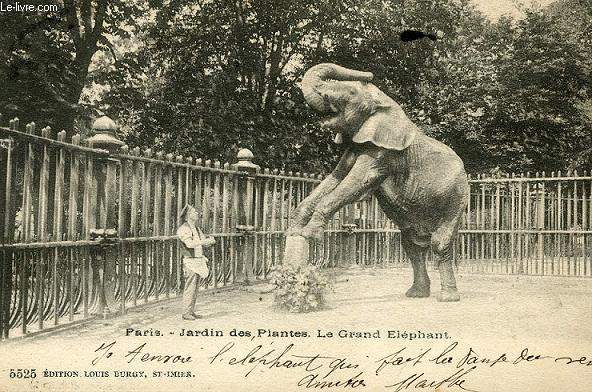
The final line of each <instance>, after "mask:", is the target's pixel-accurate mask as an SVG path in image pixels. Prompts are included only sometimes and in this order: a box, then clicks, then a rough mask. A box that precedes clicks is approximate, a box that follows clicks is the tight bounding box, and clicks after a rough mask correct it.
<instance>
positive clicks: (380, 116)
mask: <svg viewBox="0 0 592 392" xmlns="http://www.w3.org/2000/svg"><path fill="white" fill-rule="evenodd" d="M371 79H372V74H371V73H369V72H361V71H354V70H348V69H346V68H343V67H340V66H337V65H335V64H319V65H317V66H315V67H312V68H311V69H310V70H308V71H307V72H306V74H305V75H304V78H303V80H302V84H301V88H302V91H303V94H304V96H305V99H306V101H307V102H308V103H309V105H310V106H311V107H312V108H313V109H315V110H316V111H318V112H319V113H321V115H323V116H324V117H323V119H322V120H321V124H322V125H323V126H324V127H326V128H329V129H331V130H333V131H334V132H336V133H337V134H339V137H338V138H337V139H338V140H339V141H342V142H343V143H344V145H345V147H346V151H345V153H344V154H343V156H342V157H341V159H340V161H339V163H338V164H337V167H336V168H335V169H334V170H333V172H332V173H331V174H330V175H329V176H327V177H326V178H325V179H324V180H323V181H322V182H321V183H320V184H319V186H317V187H316V188H315V189H314V190H313V191H312V192H311V194H310V195H309V196H308V197H307V198H306V199H304V200H303V201H302V203H301V204H300V205H299V206H298V207H297V208H296V210H295V212H294V216H293V220H292V225H291V226H290V228H289V229H288V235H302V236H304V237H306V238H309V239H312V238H314V239H319V238H320V237H321V236H322V233H323V229H324V227H325V225H326V224H327V222H328V220H329V219H330V218H331V217H332V216H333V214H335V213H336V212H337V211H339V210H340V209H341V208H342V207H343V206H345V205H347V204H350V203H353V202H355V201H357V200H359V199H360V198H361V197H363V196H365V195H367V194H369V193H372V194H374V195H375V196H376V198H377V200H378V203H379V205H380V206H381V208H382V209H383V211H384V212H385V214H386V215H387V216H388V217H389V218H390V219H391V220H393V221H394V222H395V223H396V224H397V225H398V227H399V228H400V229H401V238H402V244H403V248H404V250H405V253H406V254H407V256H408V257H409V259H410V260H411V263H412V266H413V285H412V286H411V288H410V289H409V290H408V291H407V293H406V295H407V296H408V297H428V296H429V295H430V280H429V277H428V274H427V270H426V264H425V257H426V253H427V250H428V248H429V246H430V245H431V246H432V249H433V252H434V254H435V256H436V262H437V265H438V268H439V272H440V278H441V291H440V295H439V297H438V299H439V300H440V301H447V302H448V301H458V300H459V299H460V297H459V294H458V290H457V288H456V280H455V277H454V271H453V268H452V264H453V260H452V259H453V243H454V240H455V238H456V237H457V233H458V227H459V224H460V221H461V217H462V214H463V212H464V211H465V208H466V205H467V202H468V196H469V185H468V182H467V176H466V173H465V170H464V165H463V162H462V160H461V159H460V158H459V157H458V156H457V155H456V154H455V153H454V151H452V149H450V148H449V147H447V146H446V145H444V144H443V143H441V142H439V141H437V140H435V139H433V138H431V137H429V136H427V135H425V134H424V133H423V132H422V131H421V130H420V129H419V128H418V127H417V126H416V125H415V124H414V123H413V122H412V121H411V120H409V118H408V117H407V116H406V115H405V113H404V111H403V110H402V109H401V107H400V106H399V105H398V104H397V103H396V102H395V101H394V100H392V99H391V98H390V97H388V96H387V95H386V94H384V93H383V92H382V91H380V89H378V88H377V87H376V86H375V85H373V84H372V83H369V81H370V80H371Z"/></svg>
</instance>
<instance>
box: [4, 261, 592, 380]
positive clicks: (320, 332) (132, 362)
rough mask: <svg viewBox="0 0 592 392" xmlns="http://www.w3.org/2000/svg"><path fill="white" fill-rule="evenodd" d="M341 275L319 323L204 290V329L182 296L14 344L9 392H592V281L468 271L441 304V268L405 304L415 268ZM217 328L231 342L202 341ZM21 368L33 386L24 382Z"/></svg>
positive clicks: (251, 297)
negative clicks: (427, 290) (184, 316)
mask: <svg viewBox="0 0 592 392" xmlns="http://www.w3.org/2000/svg"><path fill="white" fill-rule="evenodd" d="M331 275H332V279H333V282H334V283H333V289H332V291H331V292H330V293H329V295H328V301H327V305H326V307H325V308H324V309H322V310H320V311H316V312H311V313H305V314H292V313H288V312H285V311H282V310H280V309H277V308H276V307H274V306H273V298H272V294H271V293H266V292H265V288H266V287H265V286H264V285H255V286H250V287H239V288H236V289H230V290H228V289H227V290H220V291H216V292H203V293H202V295H201V296H200V298H199V300H198V311H199V312H200V313H201V314H203V315H204V318H203V319H201V320H195V321H184V320H181V318H180V316H179V314H180V311H181V303H180V300H179V299H174V300H171V301H168V302H164V303H160V304H158V305H153V306H149V307H146V308H143V309H139V310H132V311H130V313H129V314H128V315H126V316H123V317H116V318H113V319H108V320H96V321H93V322H90V323H86V324H83V325H78V326H76V327H72V328H69V329H66V330H62V331H58V332H54V333H52V334H48V335H42V336H38V337H35V338H32V339H31V338H27V339H20V340H16V341H14V342H9V343H3V344H1V345H0V352H1V353H2V354H1V355H0V391H5V390H6V391H13V390H14V391H29V390H39V391H46V390H48V391H49V390H52V391H53V390H56V391H58V390H59V391H76V390H83V391H94V390H96V391H111V390H116V391H153V390H154V391H184V390H187V389H189V388H193V389H196V390H211V391H226V390H236V391H251V390H257V391H296V390H308V389H310V390H318V389H321V390H347V389H358V390H365V391H417V390H419V391H434V390H438V391H448V390H450V391H463V390H471V391H541V392H543V391H572V392H575V391H591V390H592V301H591V299H590V298H591V296H592V279H576V278H556V277H528V276H501V275H496V276H493V275H469V274H461V275H459V276H458V285H459V290H460V292H461V296H462V298H461V302H458V303H438V302H437V301H436V299H435V294H436V293H437V289H438V287H439V279H438V276H437V273H436V272H434V271H432V272H430V277H431V279H432V297H430V298H424V299H410V298H406V297H405V296H404V293H405V291H406V289H407V288H408V286H409V284H410V281H411V276H410V275H411V271H410V270H405V269H404V270H401V269H392V268H390V269H389V268H376V269H372V268H366V269H360V268H350V269H347V270H338V271H333V272H331ZM128 328H131V329H133V332H131V336H130V333H129V331H127V329H128ZM184 330H190V331H198V332H199V333H200V334H201V335H202V336H181V335H182V334H183V335H187V333H183V332H184ZM233 330H234V331H235V332H236V334H237V335H240V333H239V331H242V334H243V335H246V334H247V333H250V336H242V337H241V336H232V334H231V332H233ZM259 330H261V331H259ZM136 331H137V333H138V334H145V335H148V336H135V335H134V334H135V333H136ZM156 331H158V333H157V332H156ZM214 331H220V333H221V334H222V335H223V336H203V335H204V334H210V335H211V332H214ZM273 331H276V332H277V333H278V334H279V335H278V336H273V335H272V336H270V334H273ZM282 331H284V334H289V333H290V331H292V332H291V333H292V337H282V336H281V332H282ZM389 331H390V332H389ZM296 332H299V333H298V334H295V333H296ZM358 332H360V334H357V333H358ZM362 332H366V334H365V335H364V334H362ZM304 333H306V335H307V336H306V337H303V336H302V335H303V334H304ZM329 333H333V336H329ZM389 333H390V336H389ZM156 334H160V335H162V336H150V335H156ZM411 334H414V335H411ZM422 334H423V335H422ZM258 335H261V336H258ZM294 335H300V336H294ZM342 336H343V337H342ZM364 336H368V337H364ZM411 337H413V340H410V338H411ZM420 337H421V338H420ZM112 342H115V343H114V344H112V345H111V343H112ZM144 343H145V345H144V346H142V345H143V344H144ZM138 347H140V349H138ZM138 353H139V354H138ZM147 353H150V354H149V355H148V357H147V359H146V361H143V359H142V358H143V357H142V356H143V355H145V354H147ZM422 353H423V354H422ZM134 354H136V355H134ZM156 355H159V357H155V356H156ZM164 355H170V356H171V360H170V361H168V362H167V361H164V359H166V358H165V357H164ZM175 356H178V357H176V360H177V361H176V362H175V363H172V362H173V357H175ZM188 356H190V357H191V359H190V360H188V361H187V362H185V363H182V360H181V359H179V358H186V357H188ZM315 356H316V357H315ZM150 357H151V358H152V359H150ZM583 357H585V358H583ZM311 358H313V359H312V363H309V364H308V366H307V365H305V364H304V363H303V362H306V361H307V360H308V361H311ZM298 363H300V365H298ZM19 368H22V369H32V368H34V369H36V372H35V373H36V377H35V378H27V379H25V378H17V377H18V373H16V369H19ZM11 369H13V373H12V376H13V377H14V378H11V371H10V370H11ZM46 370H47V371H50V372H49V373H47V372H46V373H45V375H47V376H51V375H54V376H55V375H60V374H58V373H56V372H58V371H62V372H66V373H63V374H61V377H44V371H46ZM97 371H100V372H107V373H91V372H97ZM116 371H118V372H122V371H129V372H130V373H128V374H127V376H128V377H125V378H121V377H115V376H116V375H122V374H124V375H125V373H115V372H116ZM174 371H177V373H174ZM51 372H54V373H51ZM67 372H70V373H67ZM74 372H78V373H77V374H75V373H74ZM85 372H86V373H85ZM141 372H143V373H141ZM155 372H161V373H155ZM186 372H190V373H186ZM99 374H101V375H103V376H105V375H106V376H107V377H96V376H97V375H99ZM180 375H184V376H188V377H178V376H180ZM21 376H24V373H21ZM91 376H92V377H91ZM133 376H135V377H133ZM360 380H362V382H360Z"/></svg>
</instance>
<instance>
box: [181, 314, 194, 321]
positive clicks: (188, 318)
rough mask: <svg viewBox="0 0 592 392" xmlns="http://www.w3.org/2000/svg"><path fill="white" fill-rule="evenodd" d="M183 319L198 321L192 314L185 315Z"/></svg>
mask: <svg viewBox="0 0 592 392" xmlns="http://www.w3.org/2000/svg"><path fill="white" fill-rule="evenodd" d="M181 317H182V318H183V320H195V319H196V317H195V315H194V314H192V313H185V314H183V316H181Z"/></svg>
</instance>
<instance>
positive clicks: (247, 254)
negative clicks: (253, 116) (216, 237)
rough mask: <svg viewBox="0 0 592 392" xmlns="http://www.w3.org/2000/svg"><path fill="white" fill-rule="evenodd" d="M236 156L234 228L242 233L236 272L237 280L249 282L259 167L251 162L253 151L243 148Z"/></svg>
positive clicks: (253, 254)
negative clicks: (255, 189) (236, 199)
mask: <svg viewBox="0 0 592 392" xmlns="http://www.w3.org/2000/svg"><path fill="white" fill-rule="evenodd" d="M236 158H237V159H238V162H237V163H236V164H235V168H236V170H238V171H240V172H242V174H241V176H240V178H239V182H238V211H237V218H238V219H237V226H236V229H237V230H238V231H241V232H243V233H244V236H243V246H242V249H240V256H239V257H238V262H237V264H238V265H237V268H236V274H237V281H239V282H240V281H243V282H244V283H245V284H249V281H250V279H251V278H252V275H253V273H254V271H253V261H254V260H253V259H254V257H255V235H256V234H255V229H256V228H255V226H254V222H255V219H254V218H255V217H254V213H255V208H254V207H255V206H254V205H253V203H254V182H255V175H256V174H257V173H258V172H259V170H260V167H259V166H258V165H256V164H254V163H253V158H254V156H253V153H252V152H251V151H250V150H248V149H246V148H243V149H241V150H240V151H239V152H238V154H237V156H236Z"/></svg>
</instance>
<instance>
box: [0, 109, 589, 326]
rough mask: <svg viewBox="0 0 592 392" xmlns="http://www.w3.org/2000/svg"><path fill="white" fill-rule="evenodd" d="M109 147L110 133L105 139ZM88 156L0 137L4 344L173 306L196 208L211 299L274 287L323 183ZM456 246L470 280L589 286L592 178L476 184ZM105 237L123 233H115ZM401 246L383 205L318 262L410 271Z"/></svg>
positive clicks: (116, 152) (72, 147)
mask: <svg viewBox="0 0 592 392" xmlns="http://www.w3.org/2000/svg"><path fill="white" fill-rule="evenodd" d="M99 136H101V134H99ZM104 136H105V135H102V136H101V137H98V138H97V137H95V138H94V139H93V138H90V139H89V140H87V142H86V144H87V145H85V146H83V145H81V141H80V136H79V135H75V136H73V137H72V138H71V140H70V141H66V134H65V132H63V131H62V132H59V133H58V134H57V135H56V136H55V137H54V134H53V133H52V131H51V129H49V128H44V129H42V130H41V132H37V129H36V127H35V125H34V124H28V125H27V126H26V127H25V131H23V130H21V129H20V127H19V121H18V119H15V120H11V121H10V125H9V127H7V128H4V127H0V143H1V144H0V234H1V235H0V237H1V242H0V258H1V265H0V333H1V335H2V336H3V337H8V335H9V333H10V334H11V335H16V334H25V333H28V332H31V331H35V330H41V329H45V328H47V327H49V326H52V325H58V324H62V323H69V322H73V321H76V320H78V319H85V318H89V317H93V316H95V315H104V314H106V313H108V312H121V313H123V312H125V311H126V309H127V308H129V307H133V306H137V305H140V304H144V303H148V302H151V301H157V300H160V299H161V298H168V297H171V296H176V295H178V294H179V293H180V290H181V284H182V283H181V282H182V280H181V274H182V270H181V268H180V265H179V258H178V240H177V238H176V236H175V231H176V228H177V226H178V225H179V223H180V221H179V216H180V212H181V209H182V208H183V206H184V205H185V204H193V205H195V206H197V207H198V211H199V214H200V215H199V221H198V224H199V225H200V226H201V227H202V228H203V229H204V231H205V232H207V233H212V234H213V235H214V236H215V237H216V238H217V243H216V245H215V246H214V247H213V249H211V252H210V253H209V254H208V257H209V259H210V261H211V268H210V270H211V273H210V275H209V276H208V277H207V278H206V279H203V280H202V282H201V286H200V287H202V288H216V287H220V286H226V285H230V284H235V283H238V282H242V283H244V282H250V281H253V280H258V279H265V278H266V277H267V274H268V273H269V271H270V270H271V268H273V266H274V265H276V264H279V263H281V262H282V256H283V246H284V231H285V230H286V229H287V227H288V226H289V224H290V219H291V214H292V212H293V210H294V208H295V207H296V206H297V205H298V203H299V202H300V201H301V200H303V199H304V197H306V195H307V194H308V193H309V192H310V191H311V190H312V189H313V188H314V187H315V186H316V184H317V183H318V182H320V180H321V178H320V177H319V176H314V175H310V174H306V173H292V172H288V173H286V172H283V171H278V170H269V169H260V168H259V167H258V166H256V165H254V164H253V163H252V159H253V157H252V154H251V155H249V153H248V152H246V151H242V152H241V153H239V156H238V157H237V158H238V163H236V164H233V165H230V164H228V163H225V164H221V163H220V162H217V161H214V162H212V161H209V160H203V159H197V160H196V159H193V158H188V157H181V156H176V157H174V156H172V155H171V154H169V155H164V154H162V153H154V152H153V151H151V150H145V151H140V150H139V149H137V148H136V149H132V150H129V149H128V148H127V147H126V146H119V145H117V143H112V144H111V145H110V144H109V137H112V136H110V135H109V133H107V137H104ZM470 184H471V198H470V199H471V200H470V205H469V206H468V208H467V214H466V218H465V222H464V226H463V228H462V230H461V235H460V238H459V241H458V242H457V246H456V254H457V256H458V258H457V259H458V267H459V268H460V269H462V270H466V271H471V272H494V273H516V274H518V273H523V274H541V275H573V276H590V275H591V265H592V264H591V263H592V262H591V257H590V255H591V253H592V252H591V242H590V239H591V237H590V234H591V233H592V230H591V218H590V209H591V203H592V201H591V195H592V188H591V186H592V177H589V176H587V173H584V175H583V176H578V175H577V173H573V174H572V173H570V175H568V176H562V175H561V174H560V173H557V174H555V173H552V174H551V176H545V174H544V173H542V174H537V175H534V176H530V175H526V176H519V177H517V176H512V177H504V178H499V177H496V178H486V177H482V176H478V177H477V178H473V179H470ZM108 229H114V231H113V232H111V233H110V232H109V230H108ZM400 242H401V241H400V233H399V231H398V230H397V228H396V227H395V226H394V225H393V224H392V222H390V221H389V220H388V219H387V218H386V216H385V214H384V213H383V211H382V210H381V209H380V208H379V206H378V203H377V201H376V199H375V198H374V197H369V198H365V199H364V200H361V201H358V202H356V203H353V204H351V205H348V206H346V207H344V208H343V209H342V210H341V211H340V212H339V213H338V214H336V215H335V216H334V217H333V219H332V220H331V222H330V223H329V225H328V227H327V230H326V233H325V236H324V239H323V241H322V242H321V243H319V244H315V245H313V246H312V249H311V252H310V255H311V262H313V263H315V264H317V265H319V266H323V267H335V266H343V265H346V264H352V263H356V264H360V265H379V264H389V265H396V266H402V265H405V261H404V252H403V250H402V247H401V243H400Z"/></svg>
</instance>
